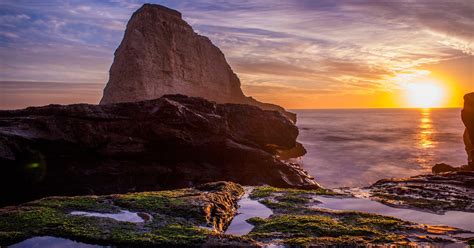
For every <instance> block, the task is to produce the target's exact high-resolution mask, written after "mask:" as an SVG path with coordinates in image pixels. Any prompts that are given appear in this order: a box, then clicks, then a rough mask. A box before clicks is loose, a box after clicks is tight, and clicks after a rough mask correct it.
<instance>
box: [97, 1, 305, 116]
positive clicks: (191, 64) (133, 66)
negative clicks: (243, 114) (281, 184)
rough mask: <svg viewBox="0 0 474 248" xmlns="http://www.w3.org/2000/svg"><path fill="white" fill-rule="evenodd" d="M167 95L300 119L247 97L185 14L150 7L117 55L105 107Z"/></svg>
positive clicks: (132, 24) (130, 27)
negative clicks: (196, 98)
mask: <svg viewBox="0 0 474 248" xmlns="http://www.w3.org/2000/svg"><path fill="white" fill-rule="evenodd" d="M166 94H183V95H188V96H197V97H203V98H206V99H209V100H212V101H216V102H218V103H242V104H251V105H255V106H258V107H260V108H262V109H268V110H277V111H280V112H282V113H283V114H284V115H286V116H287V117H288V118H290V119H291V120H292V121H293V122H295V121H296V115H295V114H293V113H290V112H287V111H285V110H284V109H283V108H282V107H280V106H277V105H274V104H266V103H261V102H259V101H257V100H255V99H253V98H251V97H246V96H245V95H244V93H243V92H242V90H241V88H240V80H239V78H238V77H237V75H236V74H235V73H234V72H233V71H232V68H231V67H230V66H229V64H228V63H227V61H226V59H225V57H224V54H223V53H222V52H221V51H220V50H219V48H217V47H216V46H215V45H214V44H212V42H211V41H210V40H209V39H208V38H207V37H204V36H201V35H198V34H196V33H195V32H194V30H193V28H192V27H191V26H190V25H189V24H188V23H186V22H185V21H184V20H183V19H182V18H181V13H179V12H178V11H176V10H172V9H169V8H166V7H164V6H161V5H156V4H144V5H143V6H142V7H141V8H140V9H138V10H137V11H136V12H135V13H134V14H133V15H132V17H131V19H130V21H129V22H128V24H127V28H126V30H125V35H124V37H123V40H122V43H121V44H120V46H119V47H118V48H117V50H116V51H115V58H114V62H113V64H112V66H111V68H110V76H109V81H108V83H107V85H106V87H105V89H104V95H103V97H102V100H101V101H100V103H101V104H108V103H118V102H134V101H141V100H150V99H155V98H159V97H161V96H163V95H166Z"/></svg>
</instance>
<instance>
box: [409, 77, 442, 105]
mask: <svg viewBox="0 0 474 248" xmlns="http://www.w3.org/2000/svg"><path fill="white" fill-rule="evenodd" d="M407 97H408V101H409V103H410V105H411V106H412V107H416V108H433V107H439V106H440V105H441V104H442V101H443V98H444V89H443V87H442V86H441V85H439V84H437V83H435V82H420V83H410V84H408V85H407Z"/></svg>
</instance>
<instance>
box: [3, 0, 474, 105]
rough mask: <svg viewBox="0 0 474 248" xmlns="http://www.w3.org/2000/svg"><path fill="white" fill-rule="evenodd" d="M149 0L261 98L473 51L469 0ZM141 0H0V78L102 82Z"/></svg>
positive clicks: (382, 84) (389, 85)
mask: <svg viewBox="0 0 474 248" xmlns="http://www.w3.org/2000/svg"><path fill="white" fill-rule="evenodd" d="M152 2H155V3H159V4H163V5H166V6H168V7H171V8H175V9H178V10H179V11H181V12H182V13H183V17H184V18H185V19H186V20H187V21H188V22H189V23H190V24H191V25H192V26H193V27H194V28H195V30H196V31H197V32H198V33H200V34H203V35H206V36H208V37H209V38H210V39H211V40H212V41H213V42H214V43H215V44H216V45H217V46H219V47H220V48H221V49H222V50H223V52H224V53H225V54H226V57H227V60H228V61H229V63H230V64H231V65H232V66H233V68H234V70H235V71H236V72H237V73H238V75H239V76H240V78H241V79H242V84H243V85H244V86H245V87H244V89H245V91H246V92H248V93H251V94H257V95H258V96H259V97H260V98H261V99H263V100H275V97H274V95H275V92H276V91H277V90H281V92H280V93H282V92H284V91H286V92H285V94H286V93H288V92H293V93H294V96H300V92H301V91H305V92H310V93H311V94H312V93H314V94H316V92H318V93H317V94H320V93H321V94H326V95H327V94H359V95H364V94H368V93H373V92H379V93H380V92H385V91H390V90H393V89H397V87H399V85H397V83H398V82H396V81H393V80H391V79H392V78H393V76H394V75H396V74H397V73H409V72H413V71H414V70H417V69H419V68H423V67H427V66H429V65H434V64H437V63H441V62H443V63H445V62H446V61H450V60H455V59H459V58H463V57H464V58H470V59H468V60H467V61H468V62H467V63H471V66H472V63H473V58H474V56H473V55H474V45H473V39H474V38H473V37H474V33H473V32H474V31H473V30H474V16H473V14H472V13H474V3H473V2H472V1H470V0H452V1H444V0H402V1H387V0H382V1H380V0H341V1H333V0H318V1H312V0H298V1H290V0H288V1H284V0H280V1H270V0H258V1H211V0H201V1H167V0H164V1H152ZM142 3H144V1H141V0H109V1H93V0H84V1H78V0H72V1H60V0H52V1H33V2H28V3H26V2H24V1H18V0H4V1H2V3H1V4H0V58H1V60H0V66H1V68H2V69H1V70H0V80H29V81H31V80H36V81H56V82H89V83H101V84H105V82H106V81H107V78H108V75H107V74H108V69H109V67H110V64H111V62H112V59H113V52H114V50H115V48H116V47H117V46H118V44H119V43H120V41H121V39H122V37H123V31H124V29H125V25H126V22H127V20H128V18H129V17H130V16H131V14H132V13H133V11H134V10H135V9H137V8H138V7H140V6H141V4H142ZM463 61H464V60H463ZM465 66H466V64H465ZM272 87H273V88H272ZM262 89H267V91H268V92H273V93H272V97H270V95H271V94H265V93H264V92H263V91H262ZM277 95H278V94H277ZM276 101H277V102H278V101H279V100H278V99H276Z"/></svg>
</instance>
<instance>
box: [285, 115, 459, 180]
mask: <svg viewBox="0 0 474 248" xmlns="http://www.w3.org/2000/svg"><path fill="white" fill-rule="evenodd" d="M293 112H295V113H297V115H298V121H297V126H298V127H299V130H300V134H299V136H298V141H299V142H301V143H302V144H303V145H304V147H305V148H306V150H307V151H308V153H307V154H306V155H305V156H303V157H302V158H301V162H302V165H303V167H304V168H305V169H306V170H307V171H308V172H309V173H310V174H311V175H313V176H314V177H315V179H316V180H317V181H318V182H319V183H320V184H321V185H322V186H324V187H328V188H337V187H363V186H368V185H370V184H372V183H374V182H376V181H377V180H379V179H382V178H391V177H409V176H414V175H419V174H423V173H429V172H431V167H432V166H433V165H435V164H436V163H447V164H450V165H453V166H460V165H463V164H466V160H467V159H466V153H465V150H464V144H463V139H462V135H463V132H464V125H463V123H462V121H461V109H457V108H449V109H346V110H342V109H331V110H293Z"/></svg>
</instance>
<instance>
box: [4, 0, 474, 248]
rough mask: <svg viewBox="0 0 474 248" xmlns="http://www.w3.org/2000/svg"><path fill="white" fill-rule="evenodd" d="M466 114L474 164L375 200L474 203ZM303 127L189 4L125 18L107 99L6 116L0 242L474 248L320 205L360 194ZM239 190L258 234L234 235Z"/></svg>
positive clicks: (402, 185)
mask: <svg viewBox="0 0 474 248" xmlns="http://www.w3.org/2000/svg"><path fill="white" fill-rule="evenodd" d="M184 55H188V56H184ZM170 94H172V95H170ZM183 94H185V95H183ZM186 95H188V96H186ZM206 99H208V100H206ZM462 119H463V121H464V123H465V125H466V128H467V129H466V132H465V138H464V140H465V143H466V151H467V153H468V157H469V161H468V163H469V164H468V165H467V166H465V167H463V168H462V169H460V168H453V167H450V166H441V167H440V166H438V167H437V168H438V169H440V170H442V171H443V173H438V172H441V171H437V170H436V171H435V172H437V174H433V175H420V176H416V177H411V178H406V179H384V180H380V181H379V182H377V183H375V184H374V185H372V186H371V187H369V188H368V189H367V190H369V192H370V195H371V197H372V199H375V200H377V201H379V202H382V203H384V204H387V205H390V206H393V207H398V208H413V209H420V210H423V211H429V212H435V213H445V212H447V211H464V212H474V192H473V188H474V172H472V166H474V164H473V161H472V159H473V152H474V150H473V148H472V144H473V143H474V126H473V125H474V93H471V94H468V95H466V97H465V106H464V109H463V112H462ZM295 122H296V115H295V114H293V113H290V112H288V111H286V110H285V109H283V108H282V107H280V106H277V105H273V104H267V103H261V102H258V101H256V100H255V99H253V98H251V97H247V96H245V95H244V94H243V92H242V90H241V89H240V80H239V78H238V77H237V75H236V74H235V73H234V72H233V71H232V69H231V68H230V66H229V65H228V64H227V61H226V59H225V57H224V55H223V53H222V52H221V51H220V50H219V49H218V48H217V47H216V46H214V45H213V44H212V42H211V41H210V40H209V39H208V38H206V37H204V36H200V35H198V34H196V33H195V32H194V30H193V29H192V27H191V26H190V25H189V24H187V23H186V22H185V21H184V20H183V19H182V18H181V14H180V13H179V12H177V11H175V10H171V9H168V8H166V7H164V6H160V5H153V4H145V5H143V6H142V7H141V8H140V9H139V10H137V12H135V13H134V14H133V16H132V18H131V19H130V21H129V23H128V25H127V30H126V32H125V35H124V39H123V41H122V43H121V45H120V46H119V48H118V49H117V51H116V53H115V59H114V63H113V65H112V67H111V69H110V80H109V82H108V84H107V86H106V88H105V89H104V96H103V98H102V100H101V104H100V105H91V104H74V105H66V106H62V105H49V106H43V107H30V108H26V109H21V110H5V111H0V164H1V165H2V166H1V167H2V168H1V170H2V171H1V172H2V173H0V194H1V196H2V197H1V198H0V207H1V208H0V246H7V245H12V244H18V243H20V244H21V242H29V241H31V240H32V239H35V238H45V239H52V242H55V241H54V239H55V238H56V239H62V240H63V241H64V240H66V241H71V242H76V241H77V242H82V243H84V244H97V245H103V246H109V245H112V246H117V247H157V246H158V247H189V246H191V247H194V246H204V247H206V246H211V247H214V246H215V247H219V246H229V247H234V246H246V247H248V246H250V247H265V246H278V247H310V246H316V247H366V246H370V247H373V246H377V247H392V246H393V245H396V246H414V245H427V244H428V245H433V244H435V245H438V244H441V245H444V244H453V243H455V244H460V245H466V244H470V245H474V238H473V237H474V234H473V233H472V232H470V231H466V230H461V229H458V228H453V227H448V226H429V225H423V223H419V224H416V223H414V222H409V221H405V220H401V219H397V218H394V217H389V216H383V215H378V214H370V213H365V212H356V211H346V210H341V211H335V210H331V209H325V208H322V207H321V203H322V202H320V201H319V200H318V197H322V196H324V197H333V198H342V197H348V196H347V195H341V194H338V193H336V192H333V191H331V190H326V189H324V188H322V187H321V186H320V185H319V184H318V183H317V182H316V181H315V180H314V178H313V177H312V176H311V175H309V174H308V173H307V172H306V171H305V170H304V169H303V168H302V167H301V166H300V165H299V164H298V163H297V162H295V161H292V160H291V159H292V158H295V157H300V156H303V155H304V154H305V153H306V150H305V148H304V147H303V145H302V144H300V143H298V142H297V136H298V134H299V131H298V128H297V127H296V126H295ZM241 185H244V186H249V185H251V186H256V187H254V188H253V189H252V190H251V192H248V193H249V194H250V196H249V197H250V198H251V199H252V200H254V201H258V202H259V204H263V205H264V206H266V207H267V208H269V209H271V211H272V214H271V215H269V216H268V217H267V218H260V217H253V218H250V219H248V220H247V221H248V223H250V224H251V225H253V228H252V229H251V230H249V232H248V233H244V234H243V235H240V236H237V235H230V234H226V233H225V231H226V230H227V228H228V227H229V225H230V224H231V223H232V220H233V219H234V217H235V216H236V215H237V214H238V208H239V201H240V200H241V199H242V197H243V195H244V188H243V187H242V186H241ZM245 195H247V194H245ZM377 204H379V203H377ZM380 205H382V204H380ZM461 234H466V235H467V236H456V235H461ZM31 242H35V241H34V240H33V241H31ZM26 246H27V245H26ZM91 247H92V246H91ZM94 247H96V246H94Z"/></svg>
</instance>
